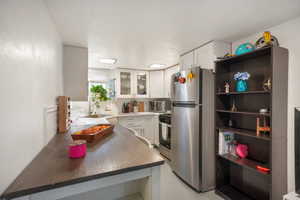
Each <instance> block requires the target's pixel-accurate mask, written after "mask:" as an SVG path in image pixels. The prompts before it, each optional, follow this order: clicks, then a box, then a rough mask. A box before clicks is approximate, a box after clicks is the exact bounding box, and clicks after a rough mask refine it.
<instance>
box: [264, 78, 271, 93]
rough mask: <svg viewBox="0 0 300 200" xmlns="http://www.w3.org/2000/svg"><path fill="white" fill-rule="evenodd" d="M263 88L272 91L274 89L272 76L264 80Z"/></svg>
mask: <svg viewBox="0 0 300 200" xmlns="http://www.w3.org/2000/svg"><path fill="white" fill-rule="evenodd" d="M263 89H264V90H265V91H270V90H271V89H272V83H271V78H268V79H266V80H265V81H264V83H263Z"/></svg>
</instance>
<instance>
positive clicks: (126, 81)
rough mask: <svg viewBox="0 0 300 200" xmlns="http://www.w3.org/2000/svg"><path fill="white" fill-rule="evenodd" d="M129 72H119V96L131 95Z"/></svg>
mask: <svg viewBox="0 0 300 200" xmlns="http://www.w3.org/2000/svg"><path fill="white" fill-rule="evenodd" d="M131 82H132V76H131V72H120V86H121V87H120V95H131V90H132V86H131V85H132V84H131Z"/></svg>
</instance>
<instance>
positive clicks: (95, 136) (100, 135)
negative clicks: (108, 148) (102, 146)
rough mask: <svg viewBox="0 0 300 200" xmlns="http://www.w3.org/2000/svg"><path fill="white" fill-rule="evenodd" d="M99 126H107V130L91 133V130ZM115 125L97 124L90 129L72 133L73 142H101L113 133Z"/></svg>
mask: <svg viewBox="0 0 300 200" xmlns="http://www.w3.org/2000/svg"><path fill="white" fill-rule="evenodd" d="M99 126H107V128H105V129H102V130H99V131H96V132H90V130H91V129H93V128H95V127H99ZM113 129H114V125H112V124H97V125H95V126H92V127H90V128H88V129H84V130H81V131H78V132H75V133H72V134H71V136H72V138H73V140H86V141H87V142H88V143H94V142H99V141H101V140H103V139H104V138H105V137H106V136H108V135H110V134H112V133H113Z"/></svg>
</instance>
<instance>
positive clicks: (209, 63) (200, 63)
mask: <svg viewBox="0 0 300 200" xmlns="http://www.w3.org/2000/svg"><path fill="white" fill-rule="evenodd" d="M192 53H193V54H192ZM227 53H231V44H230V43H226V42H221V41H212V42H210V43H208V44H206V45H204V46H201V47H199V48H197V49H195V50H194V51H192V52H190V53H188V54H184V55H183V56H181V58H180V59H181V63H184V65H181V70H185V69H189V68H191V67H189V66H192V67H201V68H203V69H212V70H214V69H215V64H214V61H215V60H216V59H217V57H223V56H224V55H225V54H227ZM191 55H193V64H192V65H191V64H188V65H187V64H185V63H187V61H186V60H189V61H190V60H191Z"/></svg>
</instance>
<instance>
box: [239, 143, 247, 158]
mask: <svg viewBox="0 0 300 200" xmlns="http://www.w3.org/2000/svg"><path fill="white" fill-rule="evenodd" d="M236 153H237V155H238V156H239V157H241V158H246V157H247V156H248V146H247V145H245V144H238V145H237V147H236Z"/></svg>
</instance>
